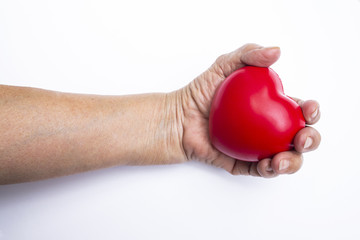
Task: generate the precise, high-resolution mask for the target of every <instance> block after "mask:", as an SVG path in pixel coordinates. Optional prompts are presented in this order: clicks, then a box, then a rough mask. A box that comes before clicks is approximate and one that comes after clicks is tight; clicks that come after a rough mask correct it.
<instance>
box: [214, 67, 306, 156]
mask: <svg viewBox="0 0 360 240" xmlns="http://www.w3.org/2000/svg"><path fill="white" fill-rule="evenodd" d="M303 127H305V120H304V116H303V114H302V110H301V108H300V106H299V105H298V104H297V103H296V102H295V101H294V100H293V99H291V98H290V97H288V96H286V95H285V93H284V89H283V86H282V83H281V80H280V78H279V76H278V75H277V74H276V73H275V72H274V70H272V69H270V68H261V67H252V66H247V67H243V68H240V69H238V70H237V71H235V72H233V73H232V74H231V75H230V76H228V77H227V78H226V79H225V81H224V82H223V83H222V84H221V85H220V86H219V88H218V89H217V91H216V93H215V96H214V98H213V101H212V104H211V111H210V118H209V133H210V139H211V142H212V144H213V146H214V147H215V148H217V149H218V150H219V151H221V152H223V153H225V154H226V155H228V156H230V157H233V158H236V159H239V160H244V161H250V162H256V161H259V160H261V159H264V158H268V157H272V156H274V154H276V153H278V152H283V151H288V150H290V149H292V148H293V144H292V142H293V139H294V137H295V135H296V133H297V132H298V131H299V130H300V129H302V128H303Z"/></svg>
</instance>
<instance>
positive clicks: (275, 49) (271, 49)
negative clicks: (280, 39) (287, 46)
mask: <svg viewBox="0 0 360 240" xmlns="http://www.w3.org/2000/svg"><path fill="white" fill-rule="evenodd" d="M266 50H267V53H268V54H274V53H278V52H279V51H280V48H279V47H267V48H266Z"/></svg>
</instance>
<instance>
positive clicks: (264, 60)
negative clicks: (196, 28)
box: [180, 44, 320, 177]
mask: <svg viewBox="0 0 360 240" xmlns="http://www.w3.org/2000/svg"><path fill="white" fill-rule="evenodd" d="M279 56H280V50H279V48H263V47H260V46H258V45H255V44H247V45H245V46H243V47H241V48H239V49H237V50H235V51H234V52H231V53H229V54H225V55H222V56H220V57H219V58H218V59H217V60H216V61H215V63H214V64H213V65H212V66H211V67H210V68H209V69H208V70H207V71H205V72H204V73H203V74H201V75H200V76H199V77H197V78H196V79H195V80H194V81H192V82H191V83H190V84H189V85H187V86H186V87H185V88H183V89H181V90H180V91H181V96H182V109H183V114H184V120H183V142H182V143H183V148H184V152H185V155H186V157H187V159H189V160H199V161H201V162H205V163H208V164H211V165H214V166H217V167H221V168H224V169H225V170H226V171H228V172H230V173H231V174H234V175H237V174H241V175H253V176H263V177H274V176H277V175H278V174H281V173H293V172H296V171H297V170H298V169H299V168H300V167H301V165H302V161H303V159H302V155H301V153H302V152H306V151H311V150H314V149H316V148H317V146H318V145H319V143H320V134H319V133H318V132H317V131H316V130H315V129H313V128H311V127H306V128H304V129H302V130H301V131H299V133H298V134H297V135H296V137H295V140H294V144H295V150H294V151H288V152H283V153H279V154H277V155H275V156H274V157H273V159H263V160H261V161H259V162H255V163H254V162H253V163H251V162H244V161H239V160H236V159H233V158H231V157H229V156H226V155H225V154H223V153H221V152H219V151H218V150H217V149H215V148H214V147H213V146H212V145H211V142H210V137H209V132H208V119H209V112H210V106H211V101H212V98H213V96H214V94H215V91H216V89H217V87H218V86H219V84H220V83H221V82H222V81H223V80H224V79H225V78H226V77H227V76H229V75H230V74H231V73H232V72H233V71H235V70H237V69H239V68H241V67H243V66H245V65H253V66H259V67H269V66H270V65H271V64H273V63H274V62H275V61H276V60H277V59H278V58H279ZM295 100H297V101H298V103H299V104H300V106H301V107H302V109H303V114H304V117H305V119H306V120H307V123H308V124H313V123H315V122H316V121H318V119H319V117H320V113H319V111H318V108H319V106H318V103H317V102H315V101H306V102H303V101H300V100H298V99H295ZM309 144H310V145H309Z"/></svg>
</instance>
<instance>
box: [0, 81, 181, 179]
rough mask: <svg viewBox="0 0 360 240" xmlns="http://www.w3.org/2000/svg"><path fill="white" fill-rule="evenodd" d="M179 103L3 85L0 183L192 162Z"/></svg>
mask: <svg viewBox="0 0 360 240" xmlns="http://www.w3.org/2000/svg"><path fill="white" fill-rule="evenodd" d="M176 101H177V99H176V97H174V96H173V95H172V96H171V97H170V95H169V94H143V95H129V96H97V95H81V94H67V93H59V92H52V91H45V90H40V89H33V88H19V87H9V86H0V114H1V117H0V131H1V133H2V136H1V138H0V163H1V169H0V182H1V183H13V182H22V181H32V180H37V179H44V178H49V177H55V176H62V175H68V174H72V173H76V172H82V171H88V170H92V169H97V168H103V167H109V166H114V165H141V164H167V163H176V162H181V161H184V158H183V152H182V146H181V129H179V126H181V124H179V123H178V122H179V121H181V119H180V118H179V117H178V116H179V114H177V111H179V110H178V109H177V108H176V107H175V105H176V103H175V102H176Z"/></svg>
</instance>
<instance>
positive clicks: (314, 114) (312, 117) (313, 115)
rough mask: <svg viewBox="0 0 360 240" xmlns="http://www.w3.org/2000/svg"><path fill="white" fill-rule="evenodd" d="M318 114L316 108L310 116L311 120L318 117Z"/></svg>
mask: <svg viewBox="0 0 360 240" xmlns="http://www.w3.org/2000/svg"><path fill="white" fill-rule="evenodd" d="M318 113H319V108H316V110H315V111H314V112H313V113H312V114H311V120H314V119H315V118H316V116H317V115H318Z"/></svg>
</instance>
